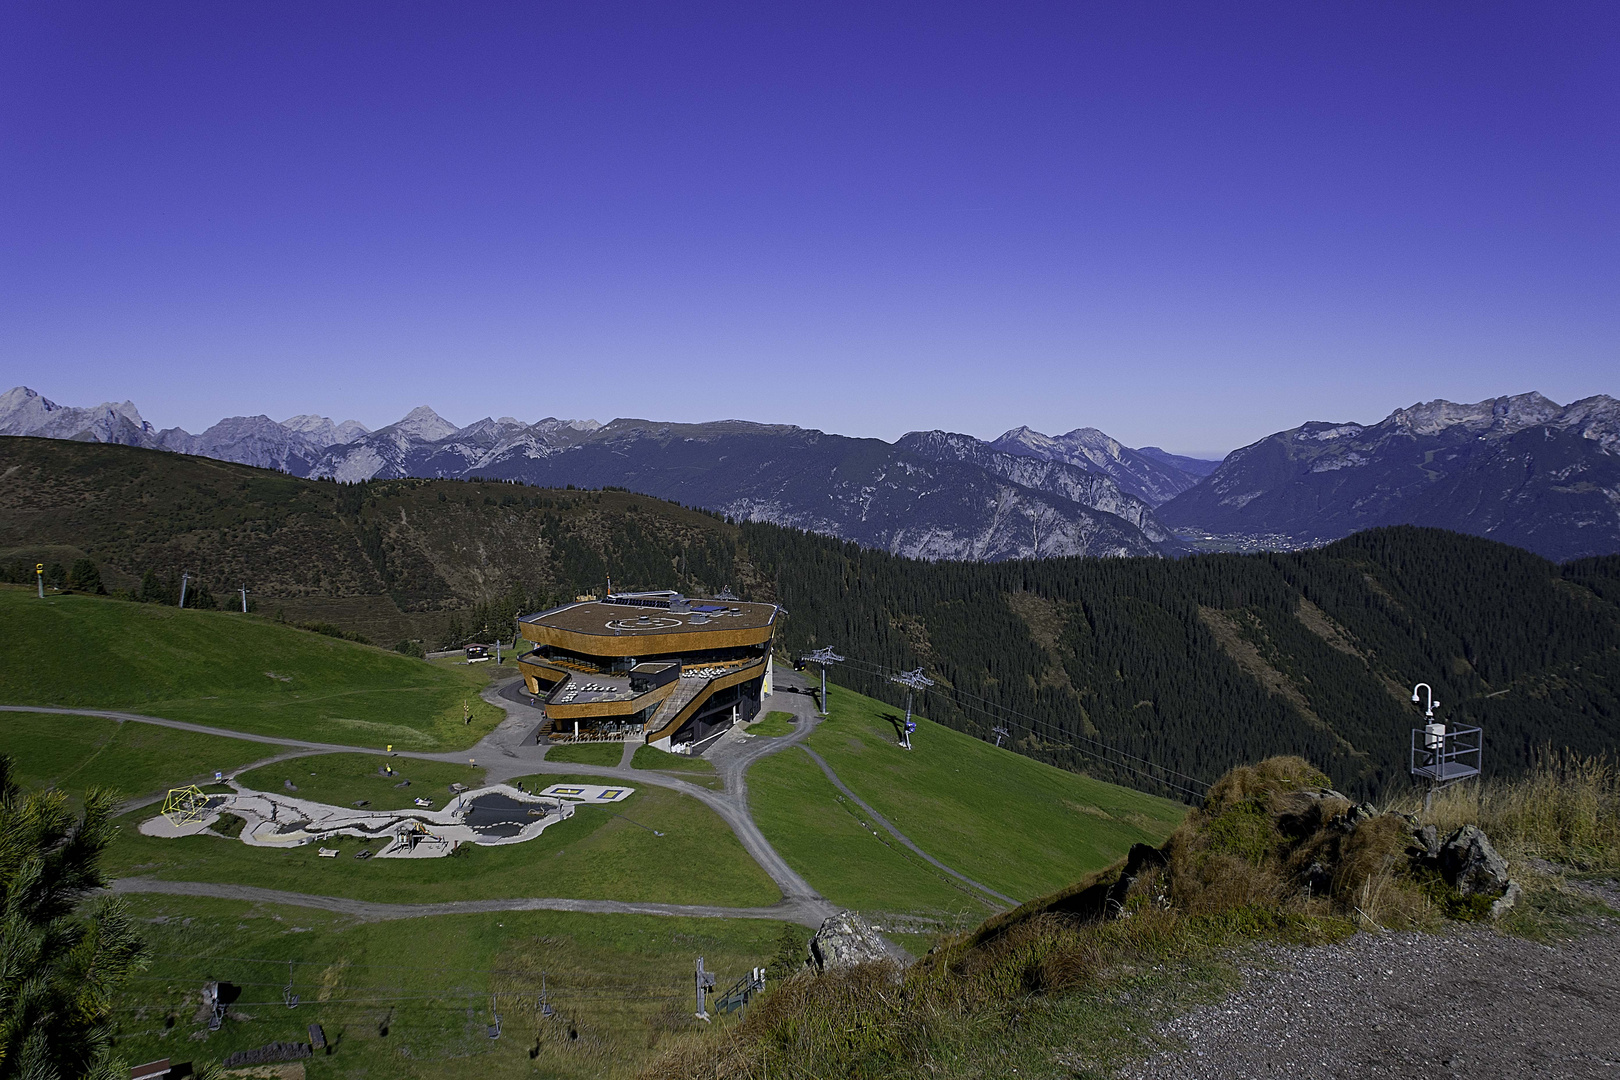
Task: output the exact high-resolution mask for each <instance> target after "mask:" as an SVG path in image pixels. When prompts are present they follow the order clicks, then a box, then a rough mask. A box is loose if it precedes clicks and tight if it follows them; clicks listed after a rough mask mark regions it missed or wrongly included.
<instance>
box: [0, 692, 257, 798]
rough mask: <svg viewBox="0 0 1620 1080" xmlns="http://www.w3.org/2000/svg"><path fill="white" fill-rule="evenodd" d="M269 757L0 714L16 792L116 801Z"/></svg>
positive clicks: (253, 748) (76, 722) (216, 743)
mask: <svg viewBox="0 0 1620 1080" xmlns="http://www.w3.org/2000/svg"><path fill="white" fill-rule="evenodd" d="M275 752H276V748H275V747H273V746H265V745H264V744H263V743H251V742H240V741H238V740H236V739H221V738H216V737H215V736H212V735H198V734H195V733H193V732H190V731H173V730H171V729H169V728H161V727H154V726H152V725H151V724H132V723H125V724H120V723H118V722H117V721H116V720H102V719H100V718H98V717H94V716H60V715H51V714H47V713H10V712H8V713H0V754H9V755H11V758H12V761H13V762H14V763H15V765H16V772H15V773H13V775H14V776H15V777H16V778H17V780H18V782H20V783H21V784H22V786H23V787H24V788H27V789H33V788H46V787H60V788H62V789H63V790H64V791H67V792H69V793H70V794H73V795H78V794H80V793H82V792H83V791H85V790H87V789H89V788H97V787H100V788H111V789H113V790H114V791H116V792H118V793H119V795H120V796H122V797H124V798H131V797H135V796H142V795H152V794H156V793H159V792H163V791H167V790H168V789H169V788H171V787H177V786H180V785H183V784H187V783H205V782H208V781H212V780H213V777H214V773H215V772H230V771H232V770H233V769H237V768H239V767H241V766H242V765H246V764H248V763H249V762H252V761H258V760H260V759H261V758H267V757H269V756H271V755H272V754H274V753H275Z"/></svg>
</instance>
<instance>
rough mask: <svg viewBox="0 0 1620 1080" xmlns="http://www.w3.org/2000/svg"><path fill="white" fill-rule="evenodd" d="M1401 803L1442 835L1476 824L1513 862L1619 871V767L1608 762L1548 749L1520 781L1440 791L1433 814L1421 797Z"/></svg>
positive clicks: (1474, 785)
mask: <svg viewBox="0 0 1620 1080" xmlns="http://www.w3.org/2000/svg"><path fill="white" fill-rule="evenodd" d="M1400 802H1401V808H1402V809H1405V810H1408V811H1410V812H1414V813H1417V814H1418V815H1419V816H1420V817H1421V818H1422V819H1423V820H1424V822H1425V823H1427V824H1432V825H1434V826H1435V827H1436V828H1437V829H1438V830H1439V831H1440V833H1441V834H1442V835H1444V834H1446V833H1448V832H1450V831H1452V830H1453V829H1456V828H1458V827H1459V826H1462V825H1478V826H1479V827H1480V828H1481V829H1484V830H1485V832H1486V834H1487V835H1488V836H1490V838H1491V842H1492V843H1493V844H1495V845H1496V847H1497V848H1498V849H1499V850H1501V851H1502V853H1503V854H1504V855H1506V856H1507V857H1509V858H1524V857H1526V856H1534V857H1536V858H1541V859H1546V860H1547V861H1549V862H1553V863H1559V864H1561V865H1564V866H1571V867H1574V868H1576V869H1579V870H1594V871H1615V870H1620V769H1617V768H1616V766H1615V764H1614V763H1613V762H1611V761H1610V760H1609V759H1608V758H1607V757H1595V758H1589V757H1581V756H1579V755H1577V754H1572V753H1569V752H1567V751H1566V752H1563V753H1555V752H1552V751H1546V752H1544V753H1543V754H1542V755H1541V757H1540V760H1539V761H1538V762H1537V763H1536V766H1535V767H1534V768H1533V769H1532V770H1531V771H1530V772H1529V773H1527V774H1525V775H1524V776H1522V777H1520V778H1518V779H1515V780H1500V779H1494V778H1493V779H1489V780H1485V781H1483V782H1480V783H1465V784H1458V785H1456V786H1455V787H1450V788H1447V789H1446V790H1444V791H1441V792H1439V793H1437V794H1436V795H1435V798H1434V805H1433V807H1432V809H1430V810H1429V811H1427V812H1425V811H1423V809H1422V798H1421V796H1418V795H1411V796H1407V797H1405V798H1404V799H1402V800H1400Z"/></svg>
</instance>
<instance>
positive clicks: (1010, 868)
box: [749, 687, 1187, 900]
mask: <svg viewBox="0 0 1620 1080" xmlns="http://www.w3.org/2000/svg"><path fill="white" fill-rule="evenodd" d="M829 697H830V698H831V710H832V712H831V716H830V717H829V718H828V719H827V720H825V721H823V722H822V723H821V724H820V725H819V726H818V727H817V728H816V730H815V732H814V733H813V734H812V735H811V736H810V738H809V740H808V743H809V745H810V746H811V747H812V748H813V749H814V750H816V751H817V752H818V753H820V754H821V756H822V757H824V758H825V759H826V760H827V763H828V764H829V765H831V766H832V767H833V770H834V771H835V772H837V773H838V776H839V779H841V780H843V781H844V783H846V784H848V785H849V787H850V789H851V790H852V791H854V792H855V793H856V794H858V795H859V796H860V797H861V798H862V799H865V800H866V802H867V803H869V804H870V805H871V806H872V807H873V808H874V809H875V810H877V812H878V813H880V814H882V815H883V816H884V817H886V818H888V819H889V821H890V822H892V823H893V824H894V826H895V828H897V829H899V830H900V831H901V832H903V833H905V834H906V835H907V836H909V837H910V838H911V839H912V840H913V841H914V842H915V843H916V844H917V845H918V846H919V847H921V848H922V849H923V850H924V851H926V852H928V853H929V854H930V855H932V856H933V857H934V858H936V859H938V860H940V861H941V862H943V863H945V865H947V866H949V867H951V868H953V869H955V870H958V871H960V872H961V873H963V874H966V875H967V876H968V877H970V878H973V879H974V880H975V881H981V882H983V883H984V884H986V885H988V886H990V887H991V888H993V889H996V890H998V891H999V892H1003V893H1006V894H1007V895H1008V896H1012V897H1016V898H1017V899H1019V900H1028V899H1032V898H1034V897H1036V896H1041V895H1044V894H1045V893H1049V892H1052V891H1053V890H1055V889H1059V888H1061V887H1063V886H1064V885H1068V884H1070V883H1071V882H1074V881H1077V880H1079V879H1080V878H1081V877H1084V876H1085V875H1086V874H1088V873H1090V872H1091V871H1093V870H1097V869H1099V868H1101V867H1103V866H1106V865H1108V864H1109V863H1111V862H1113V861H1114V860H1115V859H1117V858H1120V857H1121V856H1123V855H1124V854H1125V852H1126V851H1127V850H1128V849H1129V848H1130V846H1131V844H1133V843H1137V842H1143V843H1151V844H1155V845H1156V844H1159V843H1161V842H1163V840H1164V839H1165V838H1166V837H1167V836H1169V835H1170V833H1171V832H1172V831H1173V830H1174V829H1175V827H1176V825H1177V824H1179V823H1180V821H1181V819H1182V818H1183V817H1184V816H1185V814H1186V812H1187V808H1186V807H1185V806H1182V805H1181V804H1179V803H1175V802H1171V801H1169V800H1167V799H1161V798H1158V797H1156V796H1152V795H1145V794H1143V793H1141V792H1138V791H1132V790H1130V789H1129V788H1123V787H1119V786H1117V785H1114V784H1108V783H1104V782H1102V781H1099V780H1093V779H1091V778H1089V777H1085V776H1081V775H1078V774H1076V773H1071V772H1065V771H1064V770H1062V769H1057V768H1053V767H1052V766H1050V765H1044V764H1042V763H1040V762H1038V761H1032V760H1031V759H1029V758H1026V757H1023V756H1022V755H1019V754H1015V753H1013V752H1011V751H1008V750H999V749H997V748H996V747H994V746H992V745H990V744H989V743H985V742H981V741H979V740H978V739H975V738H973V737H972V736H969V735H964V734H962V733H961V732H958V731H953V730H951V729H950V728H946V727H943V726H941V725H939V724H935V723H933V722H931V721H928V720H923V719H921V718H918V719H917V728H918V730H917V732H916V734H914V735H913V736H912V739H911V742H912V746H913V749H912V750H910V751H907V750H903V749H901V748H900V747H899V745H898V744H897V741H896V730H895V728H896V724H897V723H898V721H899V719H900V717H899V716H898V714H897V712H896V710H895V709H894V707H893V706H890V705H886V704H884V703H883V702H880V701H876V700H874V699H872V698H868V697H863V696H861V695H859V694H856V693H854V692H853V691H850V690H846V689H843V688H842V687H840V688H838V689H837V690H836V692H834V693H831V694H829ZM891 715H892V716H894V719H895V723H891V722H890V721H889V720H888V719H886V717H888V716H891ZM787 753H788V754H797V753H798V751H797V750H790V751H787ZM800 756H802V755H800ZM812 768H814V765H813V763H812ZM816 771H817V773H819V772H820V770H819V769H817V770H816ZM754 772H755V774H759V772H760V766H756V767H755V770H754ZM749 786H750V788H751V789H755V788H756V787H757V782H756V781H755V780H753V779H751V780H750V785H749ZM763 802H764V800H763V799H761V798H759V797H757V796H756V798H755V800H754V805H756V806H761V807H763ZM773 843H774V840H773ZM795 865H797V866H799V867H800V872H801V873H803V872H804V870H803V865H802V864H799V863H796V864H795Z"/></svg>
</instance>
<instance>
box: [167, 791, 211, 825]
mask: <svg viewBox="0 0 1620 1080" xmlns="http://www.w3.org/2000/svg"><path fill="white" fill-rule="evenodd" d="M207 812H208V796H207V795H204V794H203V791H202V788H200V787H198V786H197V785H196V784H188V785H186V786H185V787H177V788H170V789H169V794H168V795H167V796H165V797H164V799H163V810H162V814H163V816H164V817H166V818H168V819H169V824H170V825H173V826H174V827H175V828H177V829H178V828H180V827H181V826H182V825H189V824H191V823H192V822H193V821H196V820H197V819H198V818H200V817H202V816H203V815H204V814H206V813H207Z"/></svg>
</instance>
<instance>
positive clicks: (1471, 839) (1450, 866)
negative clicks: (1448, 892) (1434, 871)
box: [1440, 825, 1511, 896]
mask: <svg viewBox="0 0 1620 1080" xmlns="http://www.w3.org/2000/svg"><path fill="white" fill-rule="evenodd" d="M1440 872H1441V873H1442V874H1444V875H1445V876H1446V882H1447V883H1448V884H1450V885H1451V887H1452V888H1454V889H1456V890H1457V891H1458V892H1460V893H1462V894H1463V895H1464V896H1501V895H1502V894H1503V893H1505V892H1507V888H1508V885H1509V884H1511V879H1510V878H1509V877H1508V868H1507V860H1506V859H1504V858H1502V856H1500V855H1498V854H1497V853H1496V848H1494V847H1492V846H1491V841H1490V838H1489V837H1487V836H1486V835H1485V833H1484V831H1483V830H1482V829H1480V828H1479V827H1478V826H1475V825H1464V826H1463V827H1462V828H1460V829H1458V830H1457V831H1456V832H1454V833H1452V834H1451V835H1450V836H1448V837H1446V842H1445V843H1444V844H1441V845H1440Z"/></svg>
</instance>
